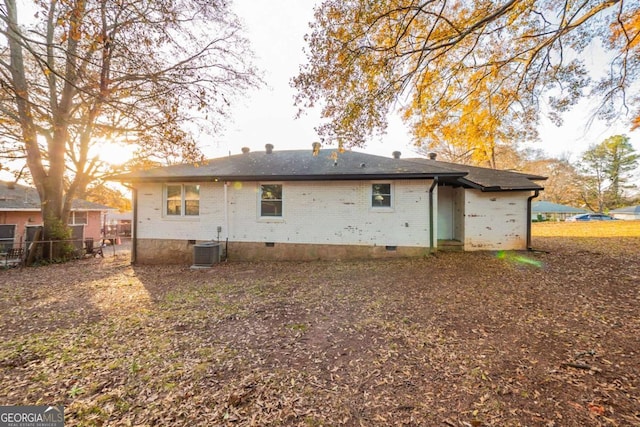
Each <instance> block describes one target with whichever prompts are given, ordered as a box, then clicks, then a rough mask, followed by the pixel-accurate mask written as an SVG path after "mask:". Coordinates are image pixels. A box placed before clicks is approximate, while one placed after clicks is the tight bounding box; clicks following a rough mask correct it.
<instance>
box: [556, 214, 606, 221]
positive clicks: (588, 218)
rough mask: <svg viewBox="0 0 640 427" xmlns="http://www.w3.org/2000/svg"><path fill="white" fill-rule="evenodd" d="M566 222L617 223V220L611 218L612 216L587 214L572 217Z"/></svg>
mask: <svg viewBox="0 0 640 427" xmlns="http://www.w3.org/2000/svg"><path fill="white" fill-rule="evenodd" d="M565 221H568V222H576V221H615V218H614V217H612V216H610V215H605V214H599V213H586V214H580V215H574V216H570V217H569V218H567V219H566V220H565Z"/></svg>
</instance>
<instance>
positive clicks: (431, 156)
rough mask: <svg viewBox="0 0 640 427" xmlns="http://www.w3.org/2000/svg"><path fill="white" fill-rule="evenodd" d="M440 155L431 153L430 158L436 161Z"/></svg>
mask: <svg viewBox="0 0 640 427" xmlns="http://www.w3.org/2000/svg"><path fill="white" fill-rule="evenodd" d="M437 156H438V155H437V154H436V153H429V158H430V159H431V160H435V159H436V157H437Z"/></svg>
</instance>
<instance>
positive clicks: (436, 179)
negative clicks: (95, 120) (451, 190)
mask: <svg viewBox="0 0 640 427" xmlns="http://www.w3.org/2000/svg"><path fill="white" fill-rule="evenodd" d="M437 186H438V177H437V176H436V177H434V178H433V181H432V182H431V187H429V253H431V252H433V248H434V241H433V236H434V232H433V190H435V189H436V187H437Z"/></svg>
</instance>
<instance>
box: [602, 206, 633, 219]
mask: <svg viewBox="0 0 640 427" xmlns="http://www.w3.org/2000/svg"><path fill="white" fill-rule="evenodd" d="M609 215H611V216H612V217H614V218H615V219H627V220H635V219H640V205H638V206H627V207H624V208H619V209H613V210H611V211H609Z"/></svg>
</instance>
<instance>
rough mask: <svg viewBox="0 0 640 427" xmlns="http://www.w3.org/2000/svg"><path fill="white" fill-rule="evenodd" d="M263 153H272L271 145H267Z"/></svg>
mask: <svg viewBox="0 0 640 427" xmlns="http://www.w3.org/2000/svg"><path fill="white" fill-rule="evenodd" d="M264 149H265V151H266V152H267V154H271V153H273V144H267V145H265V146H264Z"/></svg>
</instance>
